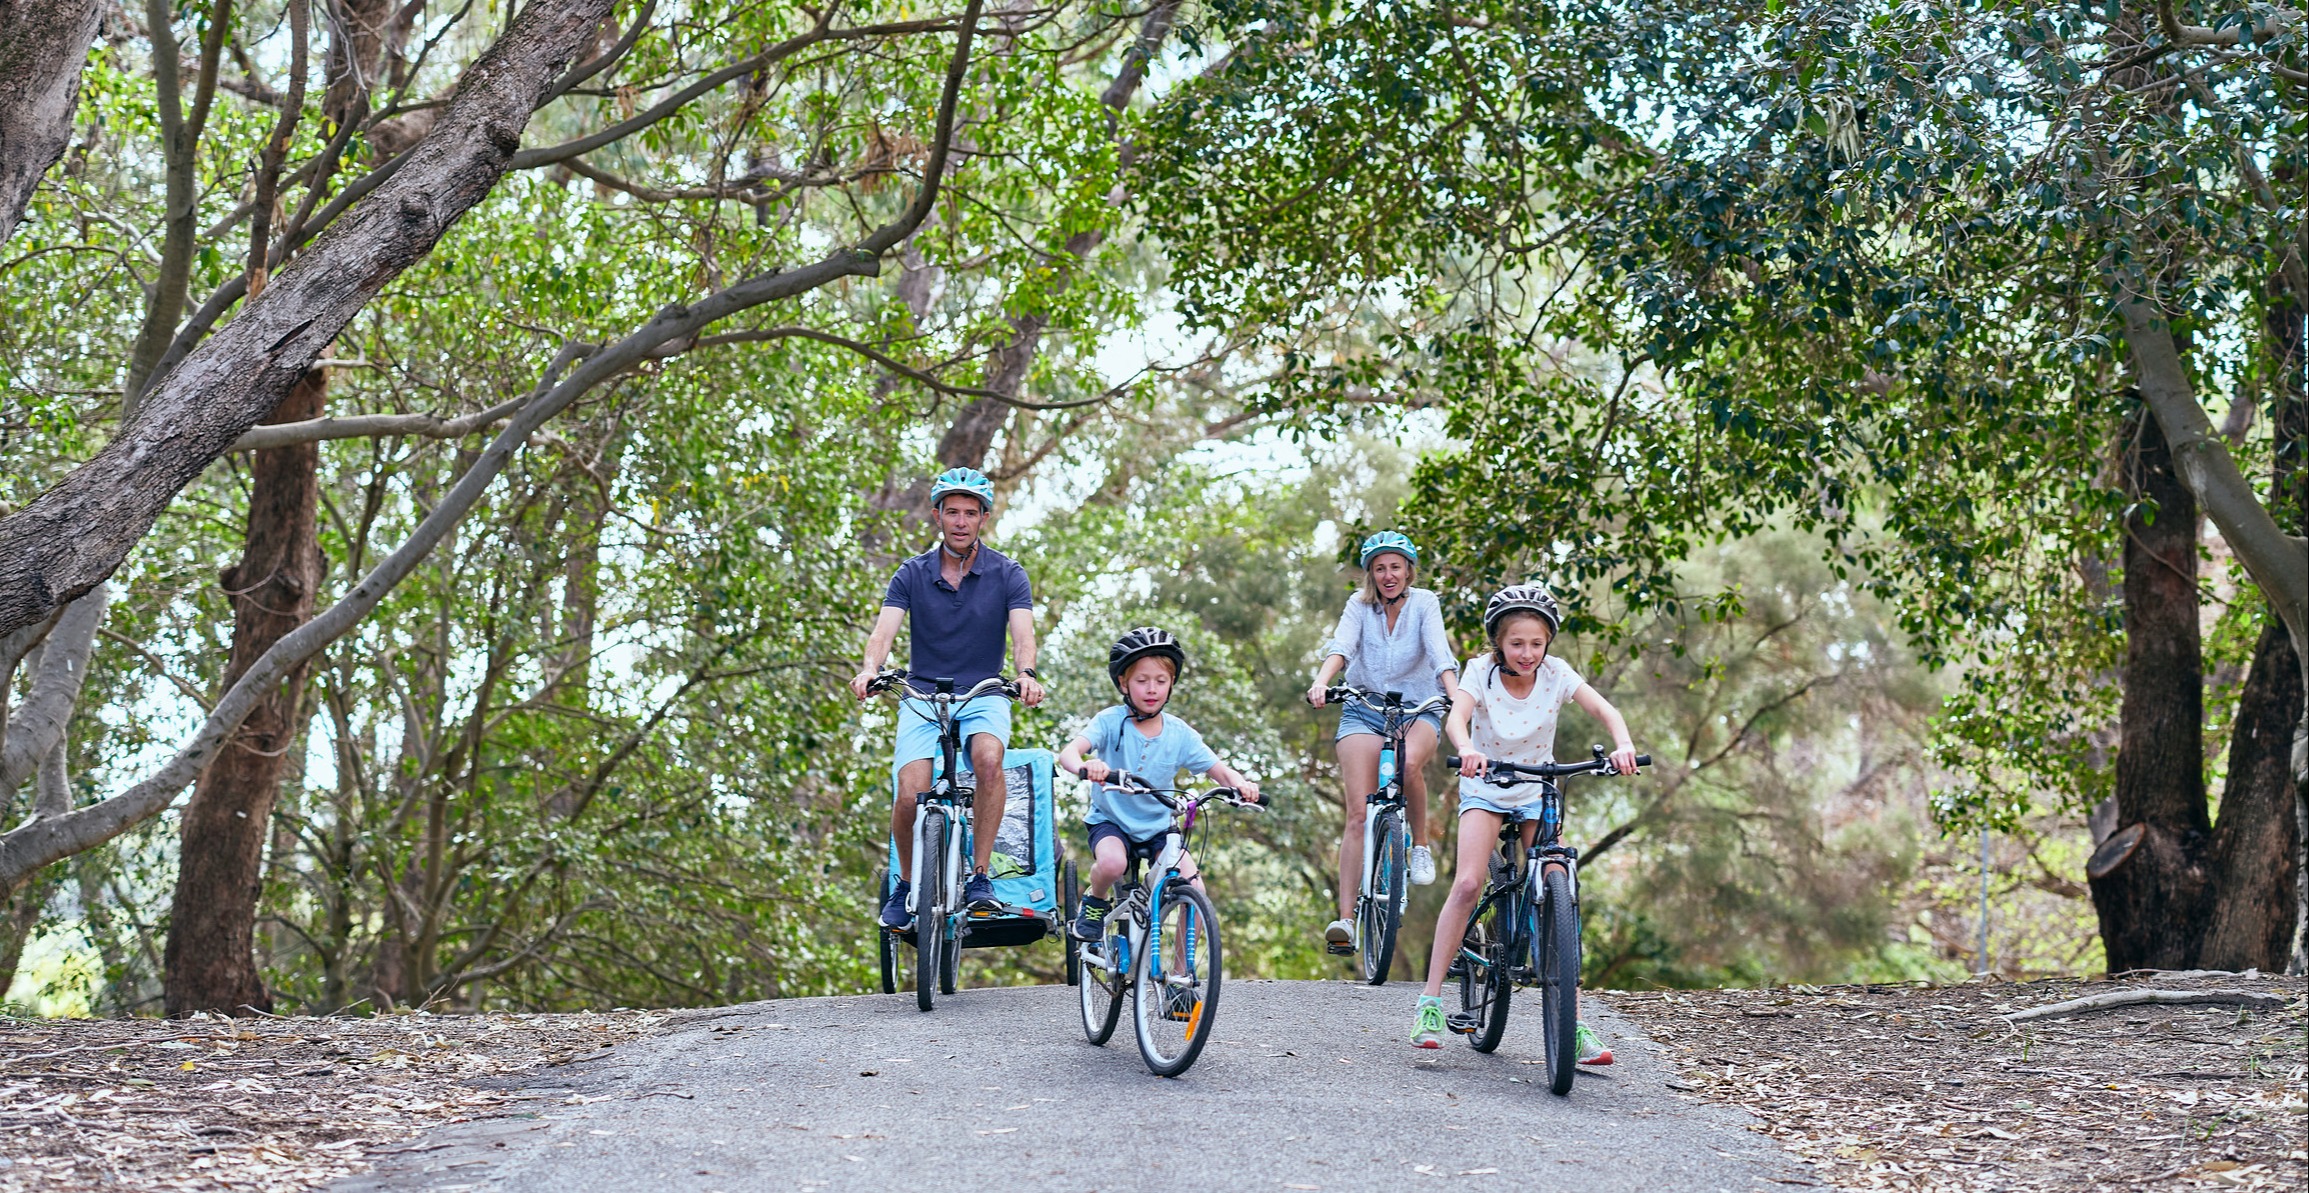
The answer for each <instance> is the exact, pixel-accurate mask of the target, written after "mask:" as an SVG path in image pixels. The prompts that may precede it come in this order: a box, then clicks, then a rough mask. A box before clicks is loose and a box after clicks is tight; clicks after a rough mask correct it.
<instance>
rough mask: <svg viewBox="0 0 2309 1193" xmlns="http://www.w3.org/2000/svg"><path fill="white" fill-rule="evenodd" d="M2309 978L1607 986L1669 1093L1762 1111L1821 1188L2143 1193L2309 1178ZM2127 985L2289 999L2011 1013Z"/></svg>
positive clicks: (1770, 1130)
mask: <svg viewBox="0 0 2309 1193" xmlns="http://www.w3.org/2000/svg"><path fill="white" fill-rule="evenodd" d="M2304 989H2305V983H2304V981H2303V979H2301V978H2299V977H2276V976H2273V975H2262V974H2257V973H2252V972H2250V971H2248V972H2247V973H2246V974H2241V975H2240V974H2200V973H2190V974H2156V973H2151V974H2134V975H2126V976H2123V977H2120V978H2117V979H2097V980H2083V979H2074V978H2069V979H2053V980H2045V981H2032V982H2017V983H2016V982H2004V981H1999V980H1996V979H1993V978H1992V979H1988V980H1985V981H1974V982H1967V983H1964V984H1962V985H1947V986H1940V985H1931V984H1915V985H1849V986H1809V985H1798V986H1788V987H1781V988H1777V989H1769V990H1690V991H1683V990H1676V991H1651V992H1608V993H1604V994H1602V995H1601V997H1603V998H1604V1000H1605V1001H1607V1002H1609V1003H1610V1004H1611V1006H1612V1007H1613V1008H1614V1009H1616V1010H1618V1011H1619V1012H1620V1013H1621V1014H1622V1015H1625V1016H1626V1017H1627V1018H1628V1019H1630V1020H1632V1021H1633V1022H1634V1023H1635V1024H1636V1025H1637V1026H1639V1027H1641V1028H1642V1029H1643V1030H1644V1031H1645V1032H1646V1033H1647V1034H1649V1035H1650V1036H1651V1038H1652V1039H1653V1040H1654V1041H1656V1042H1657V1044H1658V1045H1659V1046H1660V1047H1661V1048H1662V1050H1663V1052H1664V1059H1666V1060H1668V1061H1670V1062H1671V1063H1672V1064H1673V1065H1674V1066H1675V1067H1676V1069H1677V1070H1678V1073H1679V1075H1678V1076H1677V1077H1674V1078H1671V1079H1670V1080H1669V1082H1668V1085H1669V1088H1671V1089H1674V1090H1682V1091H1688V1092H1686V1093H1684V1094H1682V1095H1680V1096H1684V1097H1687V1098H1693V1097H1696V1098H1704V1099H1707V1100H1709V1101H1715V1102H1724V1103H1730V1104H1732V1105H1736V1106H1740V1107H1742V1108H1744V1109H1746V1110H1748V1111H1749V1112H1750V1113H1752V1114H1754V1115H1755V1116H1756V1117H1757V1118H1758V1119H1759V1120H1761V1122H1760V1123H1758V1124H1757V1125H1756V1126H1754V1127H1753V1128H1751V1129H1753V1130H1757V1131H1760V1132H1762V1133H1763V1134H1765V1135H1768V1136H1770V1137H1771V1138H1772V1139H1774V1140H1775V1141H1777V1142H1778V1143H1779V1144H1780V1145H1781V1146H1782V1147H1783V1148H1785V1149H1786V1150H1788V1151H1790V1152H1792V1153H1794V1154H1796V1155H1797V1156H1800V1157H1802V1158H1804V1159H1805V1160H1807V1161H1809V1162H1811V1163H1812V1164H1813V1165H1814V1166H1815V1167H1814V1171H1815V1172H1816V1173H1817V1174H1818V1175H1819V1177H1820V1179H1821V1181H1822V1182H1823V1183H1824V1184H1832V1185H1833V1186H1834V1187H1837V1188H1843V1189H1870V1190H1873V1189H1913V1190H1931V1191H1934V1193H1938V1191H1940V1190H1950V1191H1954V1190H1966V1191H1971V1190H2014V1191H2016V1193H2035V1191H2037V1190H2055V1189H2058V1190H2111V1191H2115V1190H2124V1191H2127V1193H2131V1191H2133V1190H2139V1189H2147V1188H2156V1189H2220V1190H2232V1189H2244V1190H2279V1189H2283V1190H2300V1189H2303V1188H2305V1187H2309V1150H2305V1149H2309V1083H2305V1076H2309V1011H2305V1005H2309V1000H2305V999H2304ZM2120 990H2204V991H2213V990H2221V991H2244V992H2247V993H2253V994H2263V995H2275V996H2278V997H2280V998H2282V999H2283V1000H2284V1002H2283V1004H2282V1005H2281V1006H2278V1007H2276V1008H2274V1009H2268V1008H2264V1009H2250V1008H2239V1007H2236V1006H2170V1005H2134V1006H2122V1007H2116V1008H2113V1009H2109V1010H2103V1011H2097V1012H2094V1013H2091V1014H2085V1015H2082V1016H2079V1017H2076V1018H2061V1019H2040V1020H2034V1021H2028V1022H2022V1023H2007V1022H2005V1021H2004V1020H2003V1019H2002V1016H2004V1015H2008V1014H2011V1013H2012V1012H2015V1011H2019V1010H2025V1009H2027V1008H2030V1007H2038V1006H2045V1005H2048V1004H2052V1003H2056V1002H2060V1001H2062V1000H2065V999H2069V998H2073V997H2076V996H2078V995H2080V994H2086V993H2109V992H2115V991H2120Z"/></svg>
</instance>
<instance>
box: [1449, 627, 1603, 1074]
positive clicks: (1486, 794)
mask: <svg viewBox="0 0 2309 1193" xmlns="http://www.w3.org/2000/svg"><path fill="white" fill-rule="evenodd" d="M1562 626H1563V611H1562V610H1561V609H1560V608H1559V607H1558V606H1557V605H1556V601H1555V597H1554V596H1553V595H1552V594H1550V593H1549V592H1548V591H1547V589H1546V588H1544V587H1542V586H1540V585H1537V584H1516V585H1511V586H1509V587H1507V588H1503V589H1501V590H1500V591H1499V592H1498V593H1497V594H1496V595H1494V596H1493V597H1492V598H1491V600H1490V602H1489V603H1488V604H1487V605H1486V606H1485V607H1484V610H1483V630H1484V633H1485V634H1486V635H1488V636H1489V637H1490V639H1491V651H1490V653H1489V654H1485V655H1478V656H1476V657H1475V658H1472V659H1469V660H1468V661H1467V665H1466V666H1465V667H1464V668H1462V669H1461V671H1460V675H1461V676H1462V680H1461V682H1460V685H1459V690H1458V692H1457V693H1456V694H1455V695H1454V696H1453V699H1452V704H1451V716H1450V718H1449V719H1448V720H1447V721H1445V722H1444V726H1443V731H1444V733H1445V734H1447V735H1448V736H1449V737H1450V739H1451V744H1452V746H1453V748H1455V749H1457V750H1458V751H1459V774H1460V781H1459V865H1458V870H1457V872H1456V873H1455V874H1453V876H1452V880H1451V894H1450V896H1449V897H1448V898H1446V899H1445V900H1444V902H1443V912H1442V914H1441V915H1440V916H1439V917H1438V918H1437V920H1436V924H1435V949H1434V952H1433V953H1432V955H1431V956H1430V959H1429V961H1428V964H1427V989H1426V991H1425V992H1424V993H1422V994H1421V995H1420V996H1419V1007H1418V1022H1417V1026H1415V1027H1414V1028H1413V1029H1412V1032H1411V1043H1412V1045H1413V1046H1414V1047H1418V1048H1440V1047H1442V1046H1443V1033H1444V1031H1445V1030H1446V1025H1445V1023H1444V1018H1443V980H1444V978H1445V977H1446V976H1448V974H1449V972H1450V969H1451V963H1452V960H1453V959H1454V958H1456V957H1457V956H1458V955H1459V946H1460V943H1461V941H1462V939H1463V938H1464V935H1465V932H1466V927H1467V913H1468V910H1469V909H1470V908H1472V907H1474V906H1475V903H1476V900H1477V899H1479V898H1481V897H1482V895H1483V885H1484V882H1485V881H1486V879H1487V877H1488V875H1489V872H1490V866H1489V858H1490V855H1491V851H1492V847H1493V846H1494V845H1495V844H1496V843H1497V842H1498V840H1499V833H1500V829H1501V828H1502V827H1503V826H1504V825H1505V824H1506V823H1507V822H1508V820H1509V818H1511V817H1512V818H1515V819H1517V820H1522V819H1523V813H1524V812H1525V811H1526V810H1527V808H1528V807H1529V806H1530V805H1532V804H1534V803H1535V801H1537V800H1538V798H1539V795H1540V791H1539V785H1538V783H1537V781H1534V782H1531V783H1524V784H1517V785H1514V786H1510V787H1505V788H1501V787H1496V786H1487V785H1486V784H1484V783H1483V782H1481V780H1482V778H1483V776H1484V767H1485V765H1486V764H1487V763H1489V762H1491V761H1494V760H1496V761H1501V762H1514V763H1519V764H1522V765H1526V766H1539V765H1543V764H1545V763H1549V762H1553V761H1554V760H1555V724H1556V716H1557V714H1558V713H1559V712H1560V711H1562V709H1563V706H1564V704H1565V703H1567V702H1577V703H1578V705H1579V706H1580V707H1581V708H1583V709H1586V710H1587V712H1588V714H1589V715H1591V716H1593V717H1595V719H1597V720H1599V721H1602V722H1603V724H1604V727H1605V728H1606V729H1608V730H1610V731H1611V736H1612V743H1613V745H1612V755H1611V762H1612V767H1613V769H1614V770H1616V771H1617V772H1618V773H1620V774H1634V773H1635V770H1636V748H1635V743H1634V741H1632V740H1631V739H1630V738H1629V736H1628V726H1627V721H1626V719H1624V718H1623V717H1621V716H1620V713H1619V710H1618V709H1616V708H1613V707H1612V704H1611V701H1609V700H1606V699H1604V698H1603V694H1602V693H1600V692H1598V691H1596V690H1595V689H1594V688H1593V687H1590V686H1588V683H1587V681H1586V680H1584V679H1581V678H1580V675H1579V672H1577V671H1574V670H1572V667H1571V664H1569V663H1566V662H1564V661H1563V660H1562V659H1559V658H1555V657H1552V656H1551V655H1549V654H1548V647H1549V646H1550V645H1551V644H1553V642H1554V640H1555V635H1556V631H1557V630H1559V629H1560V628H1562ZM1537 829H1538V825H1537V824H1535V823H1529V822H1527V823H1525V824H1524V828H1523V841H1524V844H1525V845H1529V844H1530V843H1531V840H1532V837H1533V834H1534V833H1535V832H1536V831H1537ZM1578 1039H1579V1045H1578V1047H1579V1063H1581V1064H1584V1065H1608V1064H1610V1063H1611V1061H1612V1056H1611V1050H1610V1049H1609V1048H1606V1047H1604V1045H1603V1043H1602V1041H1600V1040H1599V1039H1597V1038H1596V1035H1595V1032H1594V1031H1592V1030H1591V1029H1590V1028H1589V1027H1588V1025H1587V1024H1586V1023H1581V1024H1580V1025H1579V1029H1578Z"/></svg>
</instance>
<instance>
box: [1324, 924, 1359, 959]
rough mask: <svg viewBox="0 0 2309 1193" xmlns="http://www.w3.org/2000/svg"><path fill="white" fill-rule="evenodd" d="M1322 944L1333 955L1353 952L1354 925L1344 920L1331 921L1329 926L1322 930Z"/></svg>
mask: <svg viewBox="0 0 2309 1193" xmlns="http://www.w3.org/2000/svg"><path fill="white" fill-rule="evenodd" d="M1323 943H1324V945H1326V946H1327V947H1329V949H1330V950H1331V951H1332V952H1334V953H1352V952H1354V951H1355V925H1353V924H1350V923H1348V922H1347V921H1345V920H1332V921H1331V926H1330V927H1328V928H1325V929H1323Z"/></svg>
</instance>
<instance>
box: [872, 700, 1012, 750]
mask: <svg viewBox="0 0 2309 1193" xmlns="http://www.w3.org/2000/svg"><path fill="white" fill-rule="evenodd" d="M954 720H955V724H956V725H957V727H959V728H960V729H961V730H962V749H961V750H960V752H959V754H960V759H959V763H958V764H959V765H961V766H963V767H964V768H967V767H969V765H970V739H971V737H972V736H973V735H976V734H980V733H991V734H993V735H994V740H996V741H999V742H1001V743H1002V744H1003V745H1004V746H1008V745H1009V744H1010V699H1009V698H1008V697H1006V696H980V697H979V698H978V699H976V700H972V701H970V702H969V703H967V704H964V705H963V706H962V707H961V708H959V709H957V710H955V717H954ZM938 753H939V751H938V718H937V715H936V714H935V713H933V712H931V711H930V705H929V704H928V703H927V702H925V701H920V700H901V701H899V702H898V765H900V766H904V765H906V764H907V763H909V762H915V761H918V760H920V759H924V758H936V757H938Z"/></svg>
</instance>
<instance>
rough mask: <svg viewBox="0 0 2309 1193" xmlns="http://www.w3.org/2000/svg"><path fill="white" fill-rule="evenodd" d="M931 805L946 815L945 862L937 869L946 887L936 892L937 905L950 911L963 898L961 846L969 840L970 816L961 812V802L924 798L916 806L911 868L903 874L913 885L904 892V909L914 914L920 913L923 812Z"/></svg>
mask: <svg viewBox="0 0 2309 1193" xmlns="http://www.w3.org/2000/svg"><path fill="white" fill-rule="evenodd" d="M931 808H937V809H938V810H939V811H940V812H942V813H944V814H945V816H946V853H945V861H946V865H945V866H944V867H942V868H941V869H940V871H939V874H940V876H941V877H943V878H944V879H945V881H944V882H943V883H941V884H940V885H941V886H943V887H944V888H945V889H944V890H941V891H939V892H938V906H939V907H940V908H941V909H942V910H945V911H952V910H954V908H955V907H957V906H959V905H960V904H961V902H962V882H963V879H962V868H961V867H962V858H963V856H964V853H963V850H964V847H965V846H967V845H968V844H969V843H970V842H969V837H970V820H969V818H968V817H966V816H964V815H963V814H962V805H960V804H951V803H931V802H927V801H925V802H923V803H922V804H920V805H919V806H917V807H916V808H915V810H914V849H913V856H914V868H913V871H912V872H911V873H909V874H908V875H907V876H906V881H907V882H908V883H910V884H912V887H913V889H912V890H911V891H909V892H908V894H907V896H906V910H908V911H910V912H913V913H914V914H915V915H916V916H917V917H919V916H920V915H921V914H922V821H923V819H924V817H923V815H922V813H923V812H925V811H927V810H929V809H931Z"/></svg>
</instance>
